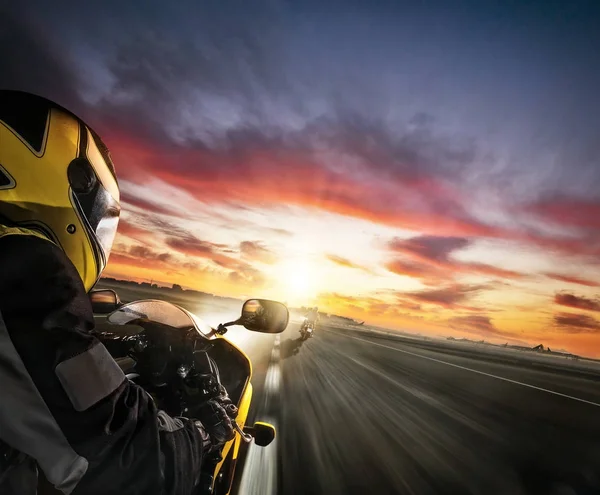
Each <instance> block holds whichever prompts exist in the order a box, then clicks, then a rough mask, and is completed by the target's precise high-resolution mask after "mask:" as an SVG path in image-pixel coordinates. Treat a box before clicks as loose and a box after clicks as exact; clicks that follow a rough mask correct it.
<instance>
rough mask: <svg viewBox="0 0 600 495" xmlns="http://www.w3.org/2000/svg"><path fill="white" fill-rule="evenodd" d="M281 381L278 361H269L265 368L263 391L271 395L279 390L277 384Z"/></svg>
mask: <svg viewBox="0 0 600 495" xmlns="http://www.w3.org/2000/svg"><path fill="white" fill-rule="evenodd" d="M280 383H281V370H280V369H279V363H271V364H270V365H269V369H268V370H267V376H266V378H265V392H266V393H267V395H269V396H271V395H273V394H276V393H278V392H279V384H280Z"/></svg>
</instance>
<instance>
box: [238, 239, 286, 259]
mask: <svg viewBox="0 0 600 495" xmlns="http://www.w3.org/2000/svg"><path fill="white" fill-rule="evenodd" d="M240 252H241V253H242V257H244V258H245V259H247V260H249V261H259V262H261V263H266V264H272V263H275V262H276V261H277V257H276V256H275V254H274V253H273V252H272V251H270V250H269V249H267V248H266V247H265V246H263V245H262V243H261V242H258V241H242V242H241V243H240Z"/></svg>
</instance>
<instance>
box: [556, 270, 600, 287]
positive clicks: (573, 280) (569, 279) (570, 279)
mask: <svg viewBox="0 0 600 495" xmlns="http://www.w3.org/2000/svg"><path fill="white" fill-rule="evenodd" d="M545 275H546V276H547V277H548V278H553V279H554V280H559V281H561V282H566V283H568V284H577V285H584V286H586V287H600V283H599V282H595V281H593V280H588V279H585V278H580V277H574V276H572V275H562V274H560V273H546V274H545Z"/></svg>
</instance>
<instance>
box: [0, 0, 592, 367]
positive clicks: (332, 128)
mask: <svg viewBox="0 0 600 495" xmlns="http://www.w3.org/2000/svg"><path fill="white" fill-rule="evenodd" d="M12 3H13V4H15V2H12ZM28 4H29V7H27V8H26V7H16V6H15V5H12V6H11V7H9V8H8V10H5V11H2V8H1V7H0V41H1V43H0V86H3V87H10V88H13V89H22V90H28V91H33V92H36V93H38V94H41V95H43V96H46V97H49V98H51V99H54V100H56V101H57V102H59V103H61V104H63V105H65V106H66V107H68V108H69V109H71V110H73V111H74V112H76V113H78V114H80V115H81V116H82V117H83V118H84V119H85V120H86V121H87V122H88V123H89V124H90V125H92V126H93V127H95V128H96V129H97V130H98V132H99V133H100V134H101V135H102V137H103V138H104V140H105V141H106V143H107V144H108V146H109V147H110V149H111V151H112V154H113V158H114V161H115V165H116V167H117V172H118V175H119V177H120V179H121V180H120V183H121V188H122V199H123V202H122V207H123V216H122V221H121V224H120V234H119V236H118V237H117V241H116V244H115V247H114V249H113V253H112V255H111V259H110V263H109V267H108V269H107V272H106V275H108V276H113V277H118V278H130V279H135V280H138V281H142V280H145V281H150V280H154V281H156V282H158V283H164V284H167V283H179V284H182V285H183V286H185V287H188V288H196V289H200V290H205V291H209V292H213V293H216V294H220V295H232V296H236V297H238V296H239V297H242V296H264V297H271V298H274V299H278V300H282V301H286V302H288V303H289V304H290V305H308V304H318V306H319V307H320V309H322V310H326V311H332V312H336V313H338V314H344V315H346V316H351V317H355V318H359V319H361V320H363V319H364V320H366V321H367V322H368V323H372V324H377V325H384V326H388V327H392V328H399V329H406V330H411V331H419V332H423V333H427V332H429V333H431V334H435V335H454V336H456V337H458V336H466V337H469V338H476V339H486V340H488V341H493V342H512V343H515V342H528V343H531V344H539V343H543V344H544V345H549V346H550V347H551V348H557V349H558V348H562V349H568V350H570V351H573V352H577V353H581V354H585V355H591V356H598V357H600V298H599V294H600V159H599V156H600V139H599V136H600V97H599V95H598V91H599V90H598V88H600V49H599V47H600V10H599V8H598V7H599V6H600V5H599V2H597V1H593V0H592V1H589V2H584V1H579V2H578V1H572V2H565V1H553V0H543V1H539V2H534V1H525V0H522V1H514V2H513V1H505V2H501V1H496V2H489V1H483V0H481V1H438V2H435V1H429V2H393V1H379V2H375V1H373V2H367V1H364V2H359V1H353V0H344V1H342V0H339V1H327V2H324V1H319V2H316V1H302V2H300V1H297V2H291V1H280V0H271V1H264V2H255V1H244V2H242V1H239V2H231V1H225V0H218V1H199V0H193V1H192V0H188V1H180V0H178V1H177V2H172V5H170V4H169V2H164V1H154V0H146V1H144V2H142V1H140V0H138V1H132V2H121V1H116V0H109V1H103V2H81V1H77V2H75V1H61V2H36V1H33V2H28ZM35 4H38V5H37V6H36V5H35ZM44 4H47V5H44ZM417 4H418V5H419V7H416V6H415V5H417ZM59 5H60V9H59V7H58V6H59Z"/></svg>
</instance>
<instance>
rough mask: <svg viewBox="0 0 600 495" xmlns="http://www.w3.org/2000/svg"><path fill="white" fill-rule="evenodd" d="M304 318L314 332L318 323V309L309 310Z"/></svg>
mask: <svg viewBox="0 0 600 495" xmlns="http://www.w3.org/2000/svg"><path fill="white" fill-rule="evenodd" d="M304 317H305V318H306V321H307V323H312V327H313V331H315V330H316V329H317V323H318V322H319V308H317V307H316V306H315V307H314V308H310V309H309V310H308V312H307V313H306V314H305V315H304Z"/></svg>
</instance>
